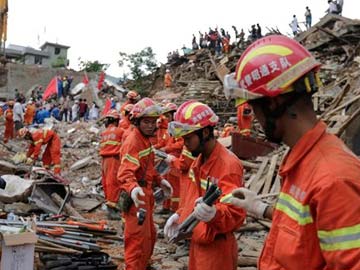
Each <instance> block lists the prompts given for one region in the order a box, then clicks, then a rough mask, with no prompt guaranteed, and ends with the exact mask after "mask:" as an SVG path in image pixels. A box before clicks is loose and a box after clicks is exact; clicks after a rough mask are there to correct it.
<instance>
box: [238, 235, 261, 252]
mask: <svg viewBox="0 0 360 270" xmlns="http://www.w3.org/2000/svg"><path fill="white" fill-rule="evenodd" d="M240 241H241V242H242V243H245V244H246V245H247V246H249V247H250V248H252V249H253V250H261V249H262V246H263V245H262V244H261V243H259V242H258V241H256V240H254V239H252V238H250V237H243V236H242V237H241V238H240Z"/></svg>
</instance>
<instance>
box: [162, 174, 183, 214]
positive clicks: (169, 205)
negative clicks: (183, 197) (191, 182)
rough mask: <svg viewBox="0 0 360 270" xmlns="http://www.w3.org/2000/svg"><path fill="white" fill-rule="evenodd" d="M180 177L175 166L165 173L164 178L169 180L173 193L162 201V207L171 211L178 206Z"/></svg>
mask: <svg viewBox="0 0 360 270" xmlns="http://www.w3.org/2000/svg"><path fill="white" fill-rule="evenodd" d="M180 177H181V173H180V171H179V170H178V169H176V168H171V169H170V172H169V173H168V174H167V175H166V180H168V181H169V183H170V185H171V186H172V188H173V194H172V196H171V198H170V199H168V200H165V201H164V202H163V208H164V209H170V210H171V211H173V212H176V210H177V209H178V208H179V202H180Z"/></svg>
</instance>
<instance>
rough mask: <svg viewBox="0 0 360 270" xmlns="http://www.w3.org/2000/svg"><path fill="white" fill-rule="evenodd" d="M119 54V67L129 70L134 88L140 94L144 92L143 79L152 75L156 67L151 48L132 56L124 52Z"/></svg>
mask: <svg viewBox="0 0 360 270" xmlns="http://www.w3.org/2000/svg"><path fill="white" fill-rule="evenodd" d="M119 54H120V60H119V61H118V63H119V66H120V67H124V66H125V65H126V66H127V67H128V68H129V69H130V75H131V77H132V79H133V80H134V85H135V86H134V88H136V90H138V91H139V92H142V91H143V90H144V78H145V77H146V76H147V75H149V74H151V73H153V72H154V71H155V70H156V69H157V67H158V64H157V61H156V59H155V53H154V52H153V50H152V48H151V47H146V48H144V49H143V50H141V51H140V52H137V53H134V54H127V53H124V52H120V53H119Z"/></svg>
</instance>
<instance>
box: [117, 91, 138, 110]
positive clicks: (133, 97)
mask: <svg viewBox="0 0 360 270" xmlns="http://www.w3.org/2000/svg"><path fill="white" fill-rule="evenodd" d="M126 97H127V101H125V102H124V104H123V105H121V108H120V113H121V115H124V114H125V107H126V105H128V104H133V105H134V104H135V103H136V102H138V101H139V100H140V98H141V97H140V95H139V93H138V92H136V91H129V92H128V93H127V94H126Z"/></svg>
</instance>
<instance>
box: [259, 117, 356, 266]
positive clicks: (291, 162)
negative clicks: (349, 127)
mask: <svg viewBox="0 0 360 270" xmlns="http://www.w3.org/2000/svg"><path fill="white" fill-rule="evenodd" d="M280 175H281V176H282V187H281V193H280V196H279V200H278V202H277V204H276V206H275V211H274V214H273V221H272V226H271V230H270V233H269V235H268V237H267V241H266V243H265V246H264V249H263V252H262V255H261V257H260V260H259V269H261V270H275V269H276V270H280V269H291V270H305V269H322V270H340V269H343V270H345V269H346V270H350V269H354V270H355V269H360V214H359V213H360V199H359V198H360V197H359V194H360V162H359V159H358V158H357V157H356V156H355V155H354V154H353V153H351V151H350V150H348V149H347V148H346V146H345V145H344V144H343V142H342V141H341V140H339V139H338V138H337V137H335V136H333V135H330V134H328V133H326V125H325V124H324V123H323V122H321V121H320V122H318V124H316V126H315V127H314V128H313V129H311V130H309V131H308V132H307V133H306V134H305V135H304V136H303V137H302V138H301V139H300V140H299V141H298V142H297V143H296V145H295V146H294V147H293V148H292V150H291V152H290V153H289V155H288V156H287V158H286V159H285V161H284V163H283V165H282V167H281V169H280Z"/></svg>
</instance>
